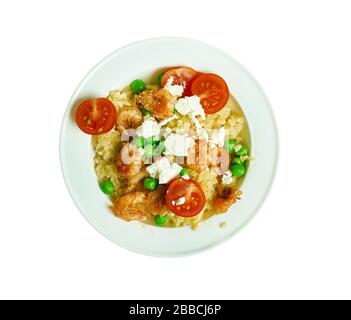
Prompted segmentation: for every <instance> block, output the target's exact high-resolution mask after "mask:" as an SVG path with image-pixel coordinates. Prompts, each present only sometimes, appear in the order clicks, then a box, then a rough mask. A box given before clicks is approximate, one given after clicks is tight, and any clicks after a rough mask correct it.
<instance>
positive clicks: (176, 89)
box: [164, 77, 184, 97]
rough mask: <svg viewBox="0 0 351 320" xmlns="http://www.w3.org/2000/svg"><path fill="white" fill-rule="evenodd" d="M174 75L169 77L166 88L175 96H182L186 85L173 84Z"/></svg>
mask: <svg viewBox="0 0 351 320" xmlns="http://www.w3.org/2000/svg"><path fill="white" fill-rule="evenodd" d="M173 80H174V79H173V77H169V78H168V80H167V82H166V84H165V86H164V88H165V89H166V90H167V91H168V92H169V93H170V94H171V95H172V96H175V97H181V96H182V95H183V92H184V87H183V86H180V85H179V84H172V83H173Z"/></svg>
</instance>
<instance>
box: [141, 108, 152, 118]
mask: <svg viewBox="0 0 351 320" xmlns="http://www.w3.org/2000/svg"><path fill="white" fill-rule="evenodd" d="M143 116H144V117H150V116H152V113H151V111H149V110H146V109H143Z"/></svg>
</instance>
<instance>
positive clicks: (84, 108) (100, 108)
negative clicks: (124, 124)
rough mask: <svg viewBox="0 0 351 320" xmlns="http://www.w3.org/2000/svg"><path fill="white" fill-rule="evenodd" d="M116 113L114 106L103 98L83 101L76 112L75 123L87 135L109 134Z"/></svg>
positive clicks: (114, 121)
mask: <svg viewBox="0 0 351 320" xmlns="http://www.w3.org/2000/svg"><path fill="white" fill-rule="evenodd" d="M116 119H117V111H116V108H115V106H114V104H113V103H112V102H111V101H110V100H108V99H105V98H97V99H92V100H85V101H83V102H81V103H80V104H79V105H78V108H77V110H76V123H77V125H78V127H79V129H80V130H82V131H83V132H85V133H87V134H91V135H98V134H102V133H106V132H109V131H110V130H111V129H112V128H113V127H114V125H115V123H116Z"/></svg>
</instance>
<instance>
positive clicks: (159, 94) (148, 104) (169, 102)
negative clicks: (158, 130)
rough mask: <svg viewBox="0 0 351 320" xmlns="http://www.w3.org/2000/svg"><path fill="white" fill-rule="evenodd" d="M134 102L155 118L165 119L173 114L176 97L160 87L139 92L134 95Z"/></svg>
mask: <svg viewBox="0 0 351 320" xmlns="http://www.w3.org/2000/svg"><path fill="white" fill-rule="evenodd" d="M136 102H137V104H138V105H141V106H143V107H144V108H145V109H147V110H149V111H151V113H152V115H153V116H154V117H155V118H156V119H165V118H168V117H170V116H171V115H172V114H173V109H174V105H175V103H176V98H175V97H174V96H172V95H171V94H170V93H169V92H168V91H167V90H166V89H163V88H162V89H159V90H149V91H144V92H142V93H140V94H139V95H138V96H136Z"/></svg>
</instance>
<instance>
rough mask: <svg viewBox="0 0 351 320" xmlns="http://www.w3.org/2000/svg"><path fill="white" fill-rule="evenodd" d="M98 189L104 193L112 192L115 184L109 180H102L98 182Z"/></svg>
mask: <svg viewBox="0 0 351 320" xmlns="http://www.w3.org/2000/svg"><path fill="white" fill-rule="evenodd" d="M100 189H101V191H102V192H103V193H105V194H112V193H114V192H115V186H114V185H113V183H112V182H111V181H110V180H104V181H102V182H101V183H100Z"/></svg>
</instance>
